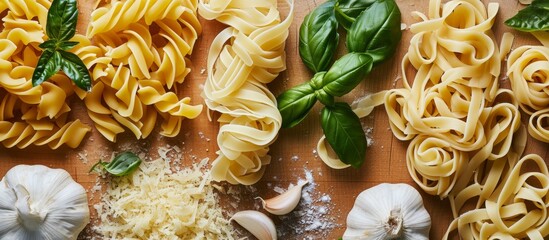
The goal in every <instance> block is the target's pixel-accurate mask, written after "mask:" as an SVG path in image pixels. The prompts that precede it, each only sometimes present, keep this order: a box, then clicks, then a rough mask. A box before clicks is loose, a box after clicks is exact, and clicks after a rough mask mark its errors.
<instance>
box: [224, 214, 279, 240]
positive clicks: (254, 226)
mask: <svg viewBox="0 0 549 240" xmlns="http://www.w3.org/2000/svg"><path fill="white" fill-rule="evenodd" d="M230 220H234V221H235V222H237V223H238V224H240V226H242V227H243V228H245V229H246V230H248V231H249V232H250V233H251V234H252V235H254V236H255V237H256V238H257V239H258V240H276V227H275V224H274V222H273V220H271V219H270V218H269V217H267V215H265V214H263V213H262V212H258V211H254V210H245V211H240V212H237V213H235V214H234V215H233V217H231V219H230Z"/></svg>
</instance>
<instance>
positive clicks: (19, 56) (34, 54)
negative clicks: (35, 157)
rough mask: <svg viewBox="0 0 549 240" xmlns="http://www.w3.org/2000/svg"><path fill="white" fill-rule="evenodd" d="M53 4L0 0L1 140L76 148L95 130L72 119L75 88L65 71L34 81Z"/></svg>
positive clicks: (21, 144)
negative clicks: (34, 83) (36, 83)
mask: <svg viewBox="0 0 549 240" xmlns="http://www.w3.org/2000/svg"><path fill="white" fill-rule="evenodd" d="M50 5H51V3H50V2H49V1H47V0H38V1H30V0H18V1H7V0H3V1H0V12H6V16H5V17H4V18H3V19H2V20H3V26H4V28H3V29H2V31H1V32H0V98H1V99H2V102H1V104H0V113H1V114H0V142H2V144H3V145H4V146H5V147H8V148H11V147H18V148H25V147H27V146H29V145H39V146H41V145H48V146H49V147H50V148H52V149H56V148H58V147H60V146H61V145H67V146H69V147H72V148H75V147H77V146H78V145H79V144H80V142H81V141H82V140H83V138H84V137H85V135H86V133H87V132H89V131H90V130H91V129H90V128H89V127H88V126H87V125H85V124H83V123H82V122H80V121H79V120H76V121H68V120H67V119H68V114H69V112H70V110H71V109H70V107H69V105H68V103H67V102H68V100H69V99H70V97H71V96H72V95H73V94H74V93H75V88H74V86H73V83H72V82H71V81H70V79H68V78H67V77H66V76H65V75H63V74H56V75H54V76H53V77H52V78H51V79H50V80H49V81H47V82H44V83H43V84H41V85H40V86H36V87H33V86H32V80H31V79H32V74H33V72H34V67H35V66H36V64H37V62H38V59H39V57H40V54H41V52H42V50H41V49H40V48H39V47H38V45H39V44H40V43H42V42H44V40H45V38H46V35H45V27H46V19H47V12H48V8H49V6H50ZM81 37H82V36H79V35H78V36H76V37H75V38H81ZM84 45H85V44H84Z"/></svg>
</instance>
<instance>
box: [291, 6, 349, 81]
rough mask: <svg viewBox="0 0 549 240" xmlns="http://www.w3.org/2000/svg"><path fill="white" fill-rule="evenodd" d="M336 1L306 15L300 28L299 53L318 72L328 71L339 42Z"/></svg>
mask: <svg viewBox="0 0 549 240" xmlns="http://www.w3.org/2000/svg"><path fill="white" fill-rule="evenodd" d="M337 25H338V24H337V20H336V18H335V14H334V2H332V1H328V2H325V3H323V4H322V5H320V6H318V7H317V8H315V9H314V10H313V11H312V12H311V13H309V14H308V15H307V16H305V19H304V20H303V22H302V23H301V27H300V29H299V55H300V56H301V59H302V61H303V63H304V64H305V65H306V66H307V67H308V68H309V69H311V70H312V71H313V72H315V73H317V72H320V71H326V70H327V69H328V68H329V67H330V64H331V63H332V61H333V58H334V55H335V53H336V50H337V44H338V43H339V34H338V33H337Z"/></svg>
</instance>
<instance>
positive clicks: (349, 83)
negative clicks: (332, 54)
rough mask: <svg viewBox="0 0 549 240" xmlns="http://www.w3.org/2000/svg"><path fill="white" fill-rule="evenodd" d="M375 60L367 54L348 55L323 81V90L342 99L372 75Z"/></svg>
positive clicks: (336, 64)
mask: <svg viewBox="0 0 549 240" xmlns="http://www.w3.org/2000/svg"><path fill="white" fill-rule="evenodd" d="M372 66H373V59H372V57H371V56H370V55H369V54H365V53H348V54H345V56H343V57H341V58H340V59H338V60H337V61H336V62H335V63H334V65H332V67H331V68H330V70H328V72H327V73H326V75H324V79H323V80H322V85H323V87H322V89H323V90H324V91H326V92H327V93H328V94H330V95H332V96H337V97H341V96H343V95H345V94H347V93H348V92H350V91H351V90H353V89H354V88H355V87H356V86H357V85H358V84H359V83H360V82H361V81H362V80H363V79H364V78H365V77H366V75H368V74H369V73H370V71H371V70H372Z"/></svg>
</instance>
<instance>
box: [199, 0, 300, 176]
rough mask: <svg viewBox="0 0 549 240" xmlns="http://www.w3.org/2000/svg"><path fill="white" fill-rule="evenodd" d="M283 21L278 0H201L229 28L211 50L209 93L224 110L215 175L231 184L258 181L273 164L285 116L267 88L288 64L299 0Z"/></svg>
mask: <svg viewBox="0 0 549 240" xmlns="http://www.w3.org/2000/svg"><path fill="white" fill-rule="evenodd" d="M289 4H290V5H291V9H290V13H289V14H288V16H287V17H286V19H285V20H283V21H281V20H280V13H279V11H278V8H277V1H276V0H258V1H246V2H243V1H222V0H210V1H200V4H199V13H200V14H201V15H202V16H203V17H204V18H206V19H216V20H218V21H220V22H222V23H225V24H227V25H228V26H229V27H227V28H225V29H224V30H223V31H221V32H220V33H219V34H218V35H217V36H216V38H215V39H214V41H213V42H212V45H211V47H210V51H209V53H208V65H207V70H208V78H207V80H206V83H205V85H204V92H203V97H204V100H205V101H206V105H207V106H208V108H209V109H211V110H214V111H218V112H220V113H221V116H220V117H219V119H218V122H219V123H220V126H221V127H220V130H219V134H218V136H217V143H218V145H219V148H220V150H219V151H218V152H217V154H218V157H217V158H216V159H215V161H214V162H213V164H212V177H213V178H214V180H216V181H227V182H229V183H231V184H245V185H250V184H254V183H256V182H257V181H259V179H260V178H261V177H262V176H263V173H264V171H265V166H266V165H267V164H269V163H270V161H271V157H270V156H269V155H268V151H269V145H270V144H271V143H272V142H273V141H274V140H275V139H276V137H277V135H278V131H279V130H280V127H281V122H282V118H281V116H280V113H279V112H278V109H277V107H276V99H275V97H274V96H273V94H272V93H271V92H270V91H269V90H268V89H267V87H266V85H265V84H267V83H269V82H271V81H273V80H274V79H275V78H276V77H277V76H278V74H279V73H280V72H281V71H283V70H284V69H285V68H286V63H285V52H284V46H285V41H286V38H287V37H288V34H289V33H288V29H289V27H290V24H291V22H292V19H293V2H289Z"/></svg>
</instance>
